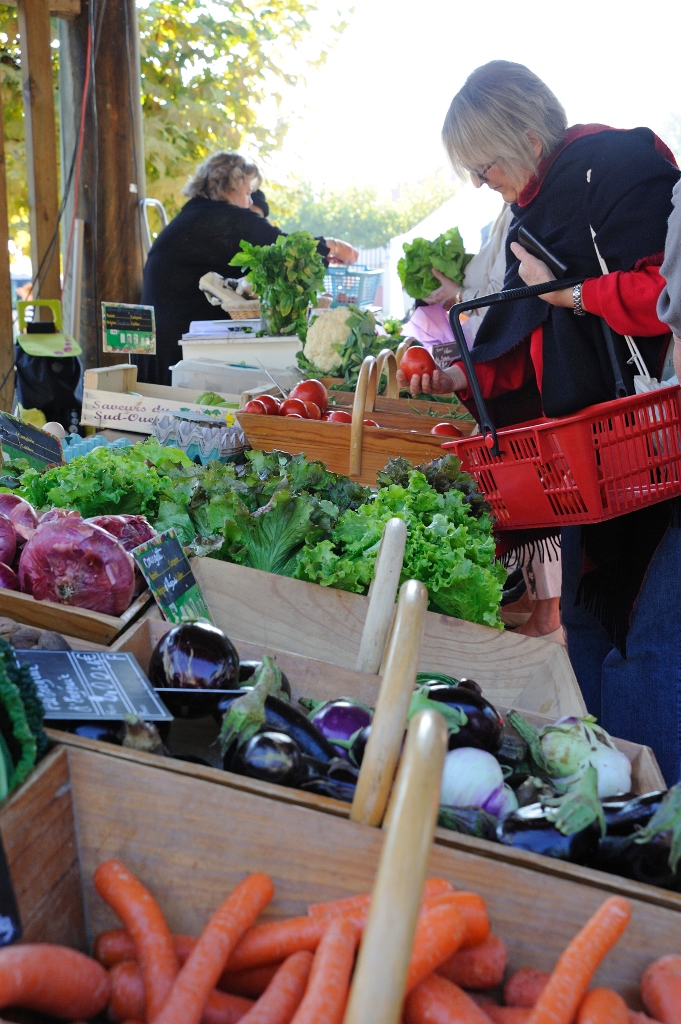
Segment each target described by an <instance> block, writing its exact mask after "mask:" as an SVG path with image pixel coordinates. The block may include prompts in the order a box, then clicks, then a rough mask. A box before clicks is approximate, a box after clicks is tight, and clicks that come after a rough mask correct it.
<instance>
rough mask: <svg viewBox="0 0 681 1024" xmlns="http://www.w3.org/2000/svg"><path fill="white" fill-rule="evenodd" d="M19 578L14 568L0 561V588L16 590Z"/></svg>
mask: <svg viewBox="0 0 681 1024" xmlns="http://www.w3.org/2000/svg"><path fill="white" fill-rule="evenodd" d="M18 589H19V580H18V579H17V574H16V573H15V571H14V569H10V567H9V566H8V565H5V563H4V562H0V590H18Z"/></svg>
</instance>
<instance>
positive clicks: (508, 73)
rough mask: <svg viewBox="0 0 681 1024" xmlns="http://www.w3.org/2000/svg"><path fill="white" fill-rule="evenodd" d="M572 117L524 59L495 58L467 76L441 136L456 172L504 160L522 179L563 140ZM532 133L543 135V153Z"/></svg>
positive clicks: (541, 137) (461, 172) (508, 167)
mask: <svg viewBox="0 0 681 1024" xmlns="http://www.w3.org/2000/svg"><path fill="white" fill-rule="evenodd" d="M566 128H567V117H566V116H565V110H564V109H563V106H562V104H561V103H560V102H559V101H558V100H557V99H556V97H555V96H554V95H553V93H552V92H551V90H550V89H549V87H548V86H547V85H546V84H545V83H544V82H542V80H541V78H538V77H537V75H535V74H534V73H533V72H532V71H530V70H529V68H526V67H525V66H524V65H523V64H513V63H512V62H511V61H507V60H493V61H490V63H489V64H483V66H482V67H480V68H476V70H475V71H473V72H472V73H471V74H470V75H469V76H468V78H467V79H466V81H465V83H464V85H463V87H462V88H461V89H460V90H459V92H458V93H457V94H456V96H455V97H454V99H453V100H452V102H451V106H450V108H449V110H448V111H447V116H446V118H445V123H444V125H443V127H442V141H443V142H444V145H445V149H446V150H447V154H448V156H449V159H450V160H451V162H452V165H453V167H454V169H455V170H456V171H457V173H459V174H461V175H463V174H465V173H467V172H468V171H470V170H474V169H476V168H480V167H484V166H485V165H486V164H489V163H491V162H492V161H496V160H498V161H500V162H501V163H502V164H503V165H504V166H505V168H506V169H507V170H508V171H509V173H510V174H512V175H514V176H517V177H518V178H519V179H520V178H522V177H526V175H527V171H530V172H531V173H533V174H534V172H535V171H536V170H537V166H538V164H539V162H540V161H541V160H542V159H544V157H547V156H548V155H549V154H550V153H552V152H553V150H554V149H556V147H557V146H558V145H559V144H560V142H561V140H562V138H563V134H564V132H565V129H566ZM529 133H533V134H534V135H536V136H537V137H538V138H539V139H540V140H541V145H542V150H541V154H540V156H539V158H537V157H536V156H535V154H534V152H533V149H532V144H531V142H530V139H529Z"/></svg>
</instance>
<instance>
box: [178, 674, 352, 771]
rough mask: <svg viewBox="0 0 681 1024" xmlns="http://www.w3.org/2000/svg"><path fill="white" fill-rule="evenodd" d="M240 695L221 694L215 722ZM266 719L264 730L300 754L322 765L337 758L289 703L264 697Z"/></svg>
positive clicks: (312, 726) (231, 693)
mask: <svg viewBox="0 0 681 1024" xmlns="http://www.w3.org/2000/svg"><path fill="white" fill-rule="evenodd" d="M243 695H244V692H243V690H236V691H223V693H222V694H221V696H220V699H219V700H218V702H217V706H216V708H215V711H214V712H212V713H214V714H215V717H216V718H217V719H218V721H220V722H221V721H222V717H223V715H224V714H225V712H226V711H227V710H228V709H229V707H230V706H231V704H232V703H233V702H234V701H235V700H236V699H237V697H243ZM161 699H163V696H162V697H161ZM171 710H172V709H171ZM265 719H266V720H265V726H264V730H267V731H270V732H284V733H286V735H287V736H290V737H291V739H292V740H295V742H296V743H297V744H298V746H299V748H300V752H301V753H302V754H306V755H307V756H309V757H316V758H317V760H319V761H323V762H324V763H325V764H326V763H328V762H329V761H332V760H333V759H334V758H336V757H337V756H338V755H337V754H336V751H335V750H334V749H333V747H332V745H331V744H330V743H329V742H328V740H326V739H325V738H324V737H323V736H322V734H321V733H320V732H319V730H318V729H315V727H314V725H313V724H312V722H310V720H309V718H308V717H307V715H305V714H303V712H302V711H299V710H298V708H296V707H294V706H293V705H292V704H287V703H286V701H283V700H280V699H279V697H272V696H268V697H266V698H265ZM264 730H261V731H264ZM229 754H230V751H227V756H229Z"/></svg>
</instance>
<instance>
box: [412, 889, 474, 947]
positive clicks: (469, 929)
mask: <svg viewBox="0 0 681 1024" xmlns="http://www.w3.org/2000/svg"><path fill="white" fill-rule="evenodd" d="M431 899H432V900H436V899H444V897H442V896H440V897H430V898H428V899H425V900H424V904H428V903H430V901H431ZM447 899H448V900H451V901H452V902H453V903H454V904H455V905H456V907H457V910H458V911H459V912H460V914H461V915H462V916H463V919H464V921H465V922H466V935H465V938H464V940H463V942H462V943H461V948H462V949H466V948H467V947H468V946H477V945H479V944H480V943H481V942H484V940H485V939H486V938H487V936H488V935H489V914H488V913H487V906H486V904H485V901H484V899H483V898H482V896H479V895H478V893H477V892H458V891H457V892H452V893H449V894H448V895H447Z"/></svg>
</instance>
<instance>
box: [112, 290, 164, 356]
mask: <svg viewBox="0 0 681 1024" xmlns="http://www.w3.org/2000/svg"><path fill="white" fill-rule="evenodd" d="M102 330H103V332H104V351H105V352H140V353H144V354H145V355H149V356H153V355H155V354H156V320H155V317H154V307H153V306H134V305H132V304H131V303H127V302H103V303H102Z"/></svg>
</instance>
